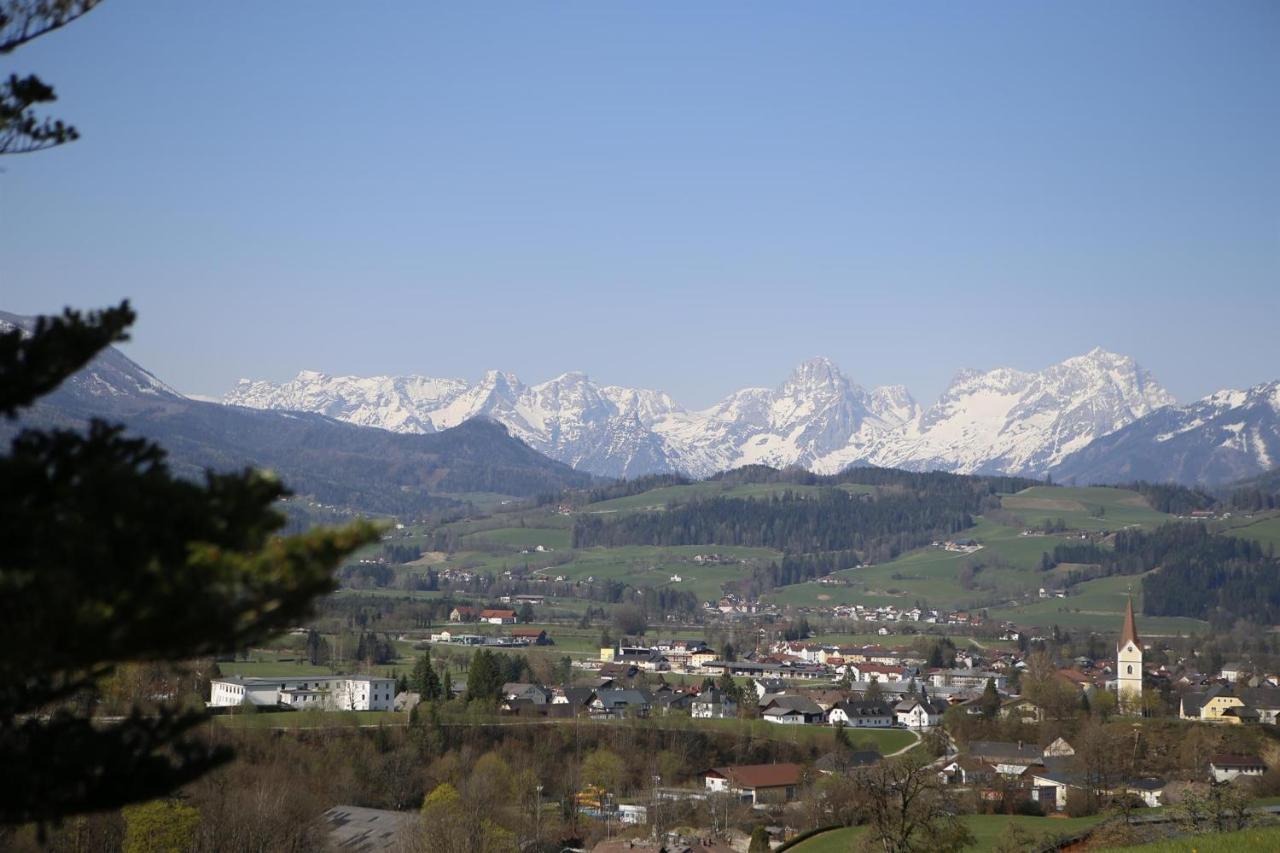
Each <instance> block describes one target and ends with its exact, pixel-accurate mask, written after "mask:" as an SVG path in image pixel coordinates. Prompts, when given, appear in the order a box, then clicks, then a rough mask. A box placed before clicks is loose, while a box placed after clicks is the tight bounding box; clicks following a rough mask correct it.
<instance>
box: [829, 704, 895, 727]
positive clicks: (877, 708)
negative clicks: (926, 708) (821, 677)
mask: <svg viewBox="0 0 1280 853" xmlns="http://www.w3.org/2000/svg"><path fill="white" fill-rule="evenodd" d="M894 719H895V718H894V713H893V709H892V708H890V707H889V705H888V703H886V702H878V701H876V700H874V699H871V700H865V699H863V700H855V701H849V702H837V703H836V704H835V705H832V706H831V709H830V710H828V711H827V722H828V723H830V724H831V725H833V726H834V725H836V724H837V723H841V724H843V725H846V726H850V727H853V728H869V729H887V728H889V727H890V726H892V725H893V723H894Z"/></svg>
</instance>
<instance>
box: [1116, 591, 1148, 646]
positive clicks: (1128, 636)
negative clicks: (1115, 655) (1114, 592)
mask: <svg viewBox="0 0 1280 853" xmlns="http://www.w3.org/2000/svg"><path fill="white" fill-rule="evenodd" d="M1130 641H1132V642H1133V644H1134V645H1135V646H1137V647H1138V648H1139V649H1141V648H1142V641H1141V640H1139V639H1138V626H1137V625H1136V624H1135V623H1134V621H1133V593H1132V592H1130V593H1129V601H1128V603H1127V604H1126V605H1125V608H1124V628H1123V629H1121V631H1120V641H1119V642H1118V643H1117V644H1116V648H1121V649H1122V648H1124V646H1125V643H1128V642H1130Z"/></svg>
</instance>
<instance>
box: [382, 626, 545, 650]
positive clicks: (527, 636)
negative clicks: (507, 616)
mask: <svg viewBox="0 0 1280 853" xmlns="http://www.w3.org/2000/svg"><path fill="white" fill-rule="evenodd" d="M406 639H407V638H406ZM427 639H428V640H429V641H430V642H432V643H446V644H450V645H454V646H497V647H504V648H510V647H512V646H549V645H552V644H553V642H554V641H553V640H552V639H551V638H550V637H549V636H547V632H546V631H545V630H543V629H542V628H529V627H523V628H521V627H516V628H512V629H511V630H510V631H508V632H507V633H506V634H501V635H499V634H468V633H465V632H463V631H455V630H452V629H449V628H446V629H444V630H442V631H433V632H431V634H429V635H428V636H427Z"/></svg>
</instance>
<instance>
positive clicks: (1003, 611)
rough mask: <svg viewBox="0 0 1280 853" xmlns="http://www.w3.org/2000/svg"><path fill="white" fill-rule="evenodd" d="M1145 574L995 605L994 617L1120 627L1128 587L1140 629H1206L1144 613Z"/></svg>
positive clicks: (1154, 632) (1153, 632)
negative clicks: (1021, 602) (1062, 595)
mask: <svg viewBox="0 0 1280 853" xmlns="http://www.w3.org/2000/svg"><path fill="white" fill-rule="evenodd" d="M1142 578H1143V576H1142V575H1112V576H1111V577H1106V578H1098V579H1097V580H1091V581H1085V582H1084V583H1081V584H1077V585H1076V586H1075V587H1074V588H1073V594H1072V595H1069V596H1067V597H1066V598H1049V599H1044V600H1043V601H1036V602H1034V603H1032V604H1025V605H1021V606H1019V607H1007V608H992V609H991V610H990V611H989V613H990V615H991V617H992V618H993V619H1007V620H1010V621H1013V622H1017V623H1018V624H1020V625H1038V626H1041V627H1048V626H1050V625H1060V626H1061V627H1063V628H1089V629H1093V630H1098V631H1118V630H1120V622H1121V620H1122V619H1123V617H1124V608H1125V603H1126V602H1127V601H1128V598H1129V591H1130V589H1132V591H1133V601H1134V610H1135V612H1137V613H1138V633H1139V634H1147V635H1150V636H1174V635H1178V634H1193V633H1204V632H1205V631H1207V630H1208V628H1209V623H1208V622H1202V621H1200V620H1199V619H1191V618H1188V617H1183V616H1143V615H1141V612H1142Z"/></svg>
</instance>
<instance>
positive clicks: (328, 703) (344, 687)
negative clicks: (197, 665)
mask: <svg viewBox="0 0 1280 853" xmlns="http://www.w3.org/2000/svg"><path fill="white" fill-rule="evenodd" d="M395 693H396V682H395V679H393V678H381V677H375V676H369V675H308V676H281V677H280V678H262V677H257V678H242V677H238V676H237V677H232V678H219V679H215V680H214V681H212V682H211V685H210V691H209V705H210V706H212V707H228V706H235V705H243V704H244V703H245V702H248V703H250V704H252V705H264V706H276V705H282V706H285V707H289V708H295V709H301V710H309V709H315V710H320V711H390V710H391V709H392V705H393V703H394V702H395Z"/></svg>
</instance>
